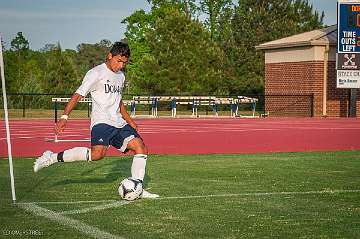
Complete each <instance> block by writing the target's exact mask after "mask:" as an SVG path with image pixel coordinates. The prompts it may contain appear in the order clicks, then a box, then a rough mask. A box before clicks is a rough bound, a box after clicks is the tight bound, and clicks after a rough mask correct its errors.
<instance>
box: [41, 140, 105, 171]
mask: <svg viewBox="0 0 360 239" xmlns="http://www.w3.org/2000/svg"><path fill="white" fill-rule="evenodd" d="M106 151H107V147H105V146H103V145H96V146H93V147H91V150H90V149H89V148H87V147H75V148H72V149H68V150H65V151H63V152H59V153H54V152H51V151H49V150H48V151H45V152H44V153H43V155H42V156H40V157H39V158H37V159H36V161H35V163H34V172H35V173H36V172H38V171H39V170H40V169H42V168H46V167H49V166H50V165H52V164H54V163H58V162H64V163H70V162H76V161H96V160H100V159H102V158H103V157H104V156H105V155H106Z"/></svg>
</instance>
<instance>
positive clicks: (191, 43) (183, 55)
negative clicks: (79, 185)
mask: <svg viewBox="0 0 360 239" xmlns="http://www.w3.org/2000/svg"><path fill="white" fill-rule="evenodd" d="M145 39H146V42H148V43H149V46H150V50H151V54H148V55H146V57H144V58H143V61H142V63H141V65H140V68H141V69H142V70H143V75H141V76H136V75H132V77H133V84H135V85H136V86H137V87H136V88H137V89H141V90H142V91H145V92H142V93H148V94H221V93H222V92H221V90H222V88H221V87H219V82H221V81H222V59H223V53H222V51H221V49H220V48H219V47H218V46H217V45H216V44H215V43H214V42H213V41H211V39H210V34H209V32H208V31H207V30H206V29H205V28H204V26H203V25H202V24H201V22H199V21H194V20H192V19H189V18H188V17H187V15H186V14H185V13H183V12H181V11H179V9H177V8H173V9H171V10H169V11H168V12H167V14H166V16H165V17H164V18H162V19H158V20H157V21H156V23H155V26H154V30H153V31H149V32H148V33H147V34H146V36H145ZM139 93H141V92H139Z"/></svg>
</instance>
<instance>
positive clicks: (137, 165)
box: [131, 154, 147, 181]
mask: <svg viewBox="0 0 360 239" xmlns="http://www.w3.org/2000/svg"><path fill="white" fill-rule="evenodd" d="M146 160H147V155H146V154H135V155H134V158H133V162H132V165H131V177H132V178H134V179H140V180H141V181H143V180H144V176H145V167H146Z"/></svg>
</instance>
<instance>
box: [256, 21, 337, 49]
mask: <svg viewBox="0 0 360 239" xmlns="http://www.w3.org/2000/svg"><path fill="white" fill-rule="evenodd" d="M326 45H335V46H336V45H337V25H332V26H329V27H326V28H323V29H318V30H314V31H310V32H304V33H301V34H297V35H293V36H289V37H285V38H282V39H278V40H275V41H270V42H266V43H263V44H260V45H258V46H256V49H260V50H270V49H279V48H286V47H299V46H326Z"/></svg>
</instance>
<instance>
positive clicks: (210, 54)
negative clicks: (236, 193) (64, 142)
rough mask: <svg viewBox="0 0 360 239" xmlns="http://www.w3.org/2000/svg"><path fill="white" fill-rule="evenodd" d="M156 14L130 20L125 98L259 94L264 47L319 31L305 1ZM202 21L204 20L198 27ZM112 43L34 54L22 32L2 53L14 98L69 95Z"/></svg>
mask: <svg viewBox="0 0 360 239" xmlns="http://www.w3.org/2000/svg"><path fill="white" fill-rule="evenodd" d="M148 2H149V3H150V4H151V10H150V11H149V12H145V11H144V10H138V11H135V12H134V13H133V14H132V15H130V16H129V17H127V18H125V19H124V20H123V21H122V23H125V24H127V31H126V33H125V36H126V39H125V40H126V41H127V42H128V43H129V45H130V48H131V64H129V65H127V68H126V75H127V81H126V86H125V92H126V93H128V94H197V95H202V94H210V95H241V94H262V93H263V87H264V84H263V78H264V54H263V52H261V51H257V50H255V46H256V45H259V44H261V43H264V42H267V41H271V40H275V39H279V38H282V37H286V36H290V35H293V34H297V33H301V32H305V31H310V30H313V29H315V28H320V27H322V25H323V23H322V20H323V17H324V13H322V14H319V13H318V12H316V11H314V9H313V8H312V6H311V5H310V4H309V3H308V1H307V0H239V1H238V3H237V4H235V3H234V1H231V0H216V1H215V0H199V1H197V0H148ZM200 19H201V20H200ZM110 47H111V42H110V41H109V40H101V41H100V42H99V43H95V44H88V43H81V44H79V45H78V47H77V50H76V51H75V50H62V49H61V46H60V45H59V44H57V45H55V44H47V45H45V46H44V47H43V48H42V49H41V50H40V51H32V50H30V49H29V41H28V40H27V39H26V38H25V37H24V35H23V34H22V33H21V32H19V33H18V34H17V36H16V37H15V38H14V39H13V40H12V41H11V47H10V49H9V50H5V51H4V61H5V75H6V79H7V86H8V90H9V92H13V93H19V92H24V93H25V92H26V93H68V94H69V93H72V92H73V91H74V90H75V89H76V87H77V86H78V85H79V84H80V83H81V80H82V77H83V76H84V74H85V73H86V72H87V71H88V70H89V69H91V68H92V67H94V66H95V65H98V64H101V63H102V62H103V61H104V60H105V57H106V54H107V53H108V51H109V49H110Z"/></svg>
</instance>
